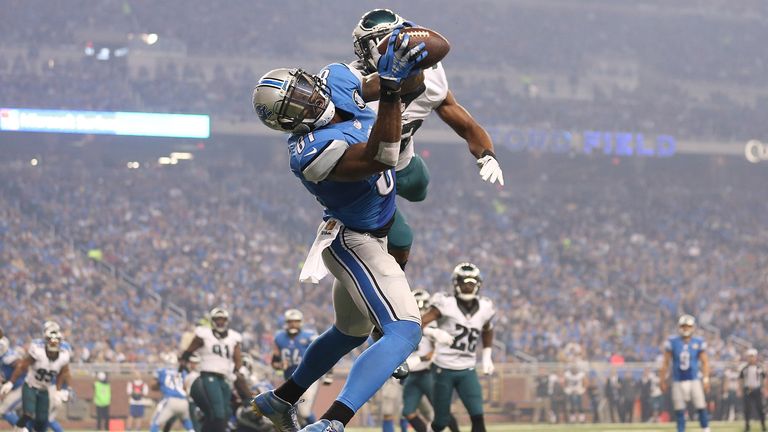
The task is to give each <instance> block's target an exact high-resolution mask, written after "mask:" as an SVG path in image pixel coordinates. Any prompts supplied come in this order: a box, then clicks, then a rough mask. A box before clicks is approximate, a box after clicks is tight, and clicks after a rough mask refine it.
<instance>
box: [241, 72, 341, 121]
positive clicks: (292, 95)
mask: <svg viewBox="0 0 768 432" xmlns="http://www.w3.org/2000/svg"><path fill="white" fill-rule="evenodd" d="M253 109H254V111H256V115H258V116H259V119H260V120H261V121H262V123H264V124H265V125H267V127H269V128H272V129H274V130H278V131H280V132H289V133H297V134H305V133H308V132H310V131H313V130H315V129H317V128H319V127H322V126H325V125H327V124H328V123H330V122H331V120H332V119H333V114H334V113H335V112H336V107H335V106H334V105H333V102H332V101H331V95H330V92H329V91H328V88H327V86H326V85H325V83H324V82H323V80H321V79H319V78H318V77H316V76H314V75H310V74H308V73H307V72H304V71H303V70H301V69H286V68H280V69H273V70H271V71H269V72H267V73H266V74H264V76H263V77H261V79H259V82H258V83H257V84H256V88H255V89H253Z"/></svg>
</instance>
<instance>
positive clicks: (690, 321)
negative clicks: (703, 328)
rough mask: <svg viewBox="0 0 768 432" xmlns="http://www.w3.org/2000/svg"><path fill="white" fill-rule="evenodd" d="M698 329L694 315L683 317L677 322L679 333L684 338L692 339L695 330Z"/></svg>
mask: <svg viewBox="0 0 768 432" xmlns="http://www.w3.org/2000/svg"><path fill="white" fill-rule="evenodd" d="M695 327H696V318H694V317H693V315H688V314H685V315H681V316H680V318H679V319H678V320H677V331H678V333H680V336H682V337H691V335H693V329H694V328H695Z"/></svg>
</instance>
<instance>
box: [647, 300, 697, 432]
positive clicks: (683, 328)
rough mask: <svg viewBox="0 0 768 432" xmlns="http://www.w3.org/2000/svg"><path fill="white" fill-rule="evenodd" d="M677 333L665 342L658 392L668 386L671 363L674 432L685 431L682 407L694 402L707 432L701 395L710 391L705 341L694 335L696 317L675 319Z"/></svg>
mask: <svg viewBox="0 0 768 432" xmlns="http://www.w3.org/2000/svg"><path fill="white" fill-rule="evenodd" d="M677 325H678V333H679V335H678V336H671V337H670V338H669V339H667V342H666V344H665V345H664V363H663V364H662V366H661V372H660V373H659V377H660V378H661V382H660V384H661V385H660V386H661V391H662V392H666V391H667V388H668V384H667V383H668V381H667V372H668V371H669V366H670V363H671V364H672V404H673V406H674V408H675V416H676V417H677V432H684V431H685V406H686V403H688V402H691V401H692V402H693V406H694V408H696V410H697V411H698V414H699V423H700V424H701V429H702V430H703V431H704V432H709V413H708V412H707V402H706V400H705V398H704V395H705V393H706V392H708V391H709V360H708V358H707V343H706V342H705V341H704V339H702V338H700V337H696V336H693V330H694V327H695V326H696V319H695V318H694V317H693V316H691V315H683V316H681V317H680V319H679V320H678V322H677Z"/></svg>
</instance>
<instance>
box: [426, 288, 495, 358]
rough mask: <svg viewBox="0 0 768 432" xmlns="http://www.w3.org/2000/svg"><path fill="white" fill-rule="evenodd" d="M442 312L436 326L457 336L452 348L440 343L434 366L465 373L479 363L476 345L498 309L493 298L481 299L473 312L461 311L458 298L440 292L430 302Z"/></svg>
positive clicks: (436, 351) (478, 299)
mask: <svg viewBox="0 0 768 432" xmlns="http://www.w3.org/2000/svg"><path fill="white" fill-rule="evenodd" d="M430 303H431V304H432V306H433V307H435V308H436V309H437V310H439V311H440V314H441V317H440V319H438V320H437V326H438V327H439V328H440V329H442V330H445V331H447V332H448V333H450V334H451V336H453V337H454V340H453V344H451V345H450V346H448V345H443V344H437V347H436V349H435V356H434V363H435V364H436V365H437V366H439V367H441V368H443V369H453V370H464V369H470V368H474V367H475V364H476V363H477V355H476V352H477V346H478V342H479V341H480V333H481V332H482V329H483V327H485V326H486V325H488V326H490V325H491V324H492V320H493V317H494V315H495V314H496V308H495V307H494V306H493V302H492V301H491V299H489V298H486V297H478V298H477V302H476V303H474V304H475V306H474V307H473V309H472V310H469V311H463V310H462V309H460V308H459V304H458V302H457V300H456V297H454V296H452V295H448V294H445V293H437V294H435V295H433V296H432V300H431V301H430Z"/></svg>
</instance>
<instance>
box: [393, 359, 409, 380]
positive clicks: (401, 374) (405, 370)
mask: <svg viewBox="0 0 768 432" xmlns="http://www.w3.org/2000/svg"><path fill="white" fill-rule="evenodd" d="M409 373H411V369H410V368H409V367H408V363H406V362H402V363H400V366H398V367H397V369H395V371H394V372H392V378H397V379H399V380H404V379H405V377H407V376H408V374H409Z"/></svg>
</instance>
